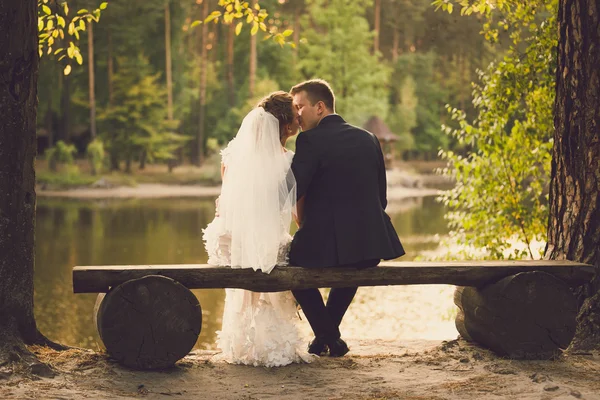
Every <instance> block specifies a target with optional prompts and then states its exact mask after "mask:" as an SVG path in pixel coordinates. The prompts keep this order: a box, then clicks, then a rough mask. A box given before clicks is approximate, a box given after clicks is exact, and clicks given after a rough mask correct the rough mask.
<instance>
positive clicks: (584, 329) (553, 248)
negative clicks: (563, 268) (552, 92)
mask: <svg viewBox="0 0 600 400" xmlns="http://www.w3.org/2000/svg"><path fill="white" fill-rule="evenodd" d="M599 12H600V10H599V5H598V1H595V0H561V1H560V3H559V12H558V21H559V44H558V68H557V71H556V100H555V109H554V111H555V117H554V127H555V131H554V148H553V154H552V175H551V182H550V217H549V223H548V243H547V246H546V253H545V257H546V258H548V259H557V260H565V259H567V260H575V261H580V262H585V263H588V264H592V265H594V266H596V271H598V269H599V268H600V167H599V165H600V138H599V133H598V132H599V129H600V75H599V74H600V70H599V69H598V65H600V52H599V49H600V16H599ZM599 289H600V284H599V279H598V275H596V279H595V280H594V281H593V282H592V283H591V284H589V285H586V286H585V287H584V288H583V289H581V290H579V292H578V295H579V305H580V313H579V315H578V318H577V319H578V328H577V332H576V335H575V339H574V340H573V344H572V346H571V347H572V348H574V349H583V348H600V293H599Z"/></svg>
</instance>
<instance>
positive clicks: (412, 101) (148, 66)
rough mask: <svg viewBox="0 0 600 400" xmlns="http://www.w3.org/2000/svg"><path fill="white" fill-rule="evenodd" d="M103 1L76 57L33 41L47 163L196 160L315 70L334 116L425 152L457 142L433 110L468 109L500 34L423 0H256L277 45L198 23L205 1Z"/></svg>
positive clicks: (430, 155)
mask: <svg viewBox="0 0 600 400" xmlns="http://www.w3.org/2000/svg"><path fill="white" fill-rule="evenodd" d="M40 1H41V0H40ZM100 4H101V3H100V2H99V1H87V0H73V1H70V2H69V7H70V8H71V10H82V11H84V12H85V11H87V10H88V9H89V10H92V9H94V8H97V7H98V6H99V5H100ZM107 5H108V7H104V8H105V9H103V10H102V13H101V17H99V18H98V22H97V23H95V22H91V23H89V24H85V26H82V28H87V29H85V30H86V32H85V33H83V32H82V34H81V37H80V40H78V41H77V43H78V45H79V50H80V57H81V58H82V59H83V60H84V61H83V65H81V66H80V65H77V64H75V65H73V68H71V65H70V64H69V65H68V66H67V67H66V65H67V61H69V58H64V57H62V58H61V53H58V54H55V53H56V51H54V50H52V51H51V52H50V51H48V52H46V51H45V50H46V48H44V56H43V57H42V60H41V63H40V75H39V110H38V118H37V131H38V154H39V156H40V157H45V158H46V159H48V160H49V161H51V164H52V165H53V166H54V167H55V165H56V164H57V163H61V162H67V163H68V162H69V160H72V159H73V157H75V158H88V159H90V162H91V164H92V168H93V169H104V170H117V169H120V170H123V171H127V172H132V171H133V169H132V168H135V169H138V168H139V169H143V168H144V167H145V165H146V163H155V164H165V165H168V166H169V169H172V168H173V167H175V166H176V165H179V164H184V163H192V164H195V165H202V164H203V162H204V160H205V159H206V157H207V156H210V155H211V154H213V153H215V152H216V150H218V149H219V148H220V147H222V146H223V145H225V144H226V143H227V142H228V141H229V140H230V139H231V138H232V137H233V136H234V135H235V134H236V132H237V128H238V126H239V124H240V122H241V119H242V118H243V116H244V115H245V113H247V112H248V111H249V110H250V109H251V108H252V107H253V106H255V105H256V103H257V102H258V100H259V99H260V98H261V97H262V96H264V95H266V94H268V93H269V92H271V91H274V90H286V91H287V90H289V89H290V88H291V86H292V85H294V84H295V83H297V82H300V81H302V80H305V79H310V78H315V77H319V78H323V79H326V80H328V81H329V82H330V83H331V84H332V86H333V88H334V90H335V93H336V96H337V104H338V107H337V108H338V109H337V112H338V113H340V114H341V115H342V116H344V117H345V118H346V120H347V121H349V122H350V123H352V124H355V125H358V126H364V124H365V123H366V121H367V120H368V119H369V118H371V117H378V118H379V119H381V120H382V121H384V122H385V123H386V124H387V126H388V127H389V129H390V131H391V132H392V133H393V134H394V135H395V136H396V138H395V139H396V140H395V144H394V147H395V152H394V154H395V156H396V157H397V158H402V159H405V160H414V159H418V160H433V159H436V157H437V155H438V151H439V150H440V149H444V150H453V151H459V152H461V151H464V150H465V149H466V146H464V145H463V144H461V143H460V142H459V141H458V140H456V138H454V137H453V136H452V135H449V134H447V133H445V132H444V131H443V130H442V129H441V126H442V124H450V126H458V124H457V123H455V121H452V115H451V114H450V113H449V112H448V110H447V106H448V105H451V106H452V107H453V108H454V107H456V108H458V109H460V110H463V111H464V112H465V115H466V118H467V120H472V119H474V118H475V117H476V110H475V108H474V105H473V103H472V91H473V87H472V85H471V82H475V81H477V80H478V71H481V70H485V69H486V67H487V66H488V65H489V63H490V62H491V61H494V60H496V59H499V58H500V57H502V55H503V54H504V53H505V52H506V49H507V48H508V44H509V39H508V35H507V34H505V33H504V32H503V34H502V35H500V36H499V37H498V38H497V40H495V43H492V42H490V41H489V40H486V37H485V35H482V34H480V33H481V31H482V24H483V22H484V17H483V16H482V15H481V14H478V13H475V14H472V15H470V16H460V15H458V13H454V14H449V13H447V12H436V10H435V7H432V6H431V4H430V2H428V1H423V0H377V1H373V0H358V1H347V0H328V1H325V0H293V1H291V0H287V1H286V0H277V1H275V0H266V1H261V2H260V7H262V8H263V9H264V10H265V14H266V10H269V11H270V14H267V15H266V18H265V20H264V21H265V22H264V26H265V27H267V26H268V28H269V30H271V29H277V31H278V32H280V33H283V35H282V36H284V38H285V39H286V41H285V42H283V41H282V42H281V43H278V41H277V40H273V39H270V38H269V37H268V36H267V35H266V33H265V32H263V31H262V30H260V29H259V32H258V33H256V32H250V30H251V26H250V25H246V26H245V25H244V24H238V23H236V21H233V22H231V23H218V22H219V21H218V18H216V19H213V20H212V21H209V22H207V23H204V24H199V23H198V22H199V21H204V20H205V19H206V18H207V17H209V16H210V15H211V13H212V12H214V10H216V9H217V7H219V5H218V4H217V1H216V0H204V1H202V0H131V1H126V2H125V1H111V2H108V4H107ZM48 7H50V8H51V11H52V13H53V14H54V13H56V14H59V15H61V14H62V16H63V17H64V18H65V20H66V21H65V22H66V25H69V23H70V19H69V18H73V17H74V16H77V15H78V14H76V13H75V12H73V11H71V12H69V14H65V13H64V12H63V10H62V9H61V6H60V5H59V4H58V2H48ZM52 7H54V8H53V9H52ZM40 15H44V11H43V10H42V9H41V8H40ZM98 15H100V14H98ZM76 22H77V21H76ZM214 22H217V23H214ZM79 23H80V24H81V23H83V22H82V21H80V22H79ZM238 25H239V26H238ZM46 28H47V26H46V27H44V29H46ZM44 29H43V30H42V32H44ZM238 29H239V30H238ZM251 33H256V34H254V35H253V34H251ZM46 53H50V54H46ZM63 55H64V53H63ZM58 60H60V61H58ZM67 71H68V72H69V73H68V75H65V73H66V72H67ZM94 166H95V167H94ZM166 168H167V167H166V166H165V169H166Z"/></svg>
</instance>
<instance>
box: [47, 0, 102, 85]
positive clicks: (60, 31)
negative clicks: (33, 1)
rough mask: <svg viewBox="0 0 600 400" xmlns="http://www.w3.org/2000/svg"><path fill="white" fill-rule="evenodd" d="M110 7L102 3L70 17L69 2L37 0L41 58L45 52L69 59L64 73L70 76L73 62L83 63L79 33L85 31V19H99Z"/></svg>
mask: <svg viewBox="0 0 600 400" xmlns="http://www.w3.org/2000/svg"><path fill="white" fill-rule="evenodd" d="M107 6H108V3H107V2H103V3H101V4H100V6H99V7H98V8H97V9H95V10H92V11H89V10H87V9H81V10H79V11H77V13H76V14H75V15H74V16H73V17H72V18H70V15H69V12H70V9H69V5H68V4H67V2H66V1H59V0H38V33H39V45H38V46H39V47H38V51H39V54H40V57H42V56H43V55H53V56H58V61H62V60H64V59H66V60H67V61H66V65H65V67H64V70H63V73H64V74H65V75H69V74H70V73H71V70H72V62H73V61H75V62H77V64H79V65H81V64H83V57H82V55H81V51H80V50H79V46H78V42H79V39H80V32H83V31H85V30H86V27H87V25H86V22H87V23H88V24H90V23H92V22H96V23H97V22H98V21H100V14H101V12H102V10H105V9H106V7H107Z"/></svg>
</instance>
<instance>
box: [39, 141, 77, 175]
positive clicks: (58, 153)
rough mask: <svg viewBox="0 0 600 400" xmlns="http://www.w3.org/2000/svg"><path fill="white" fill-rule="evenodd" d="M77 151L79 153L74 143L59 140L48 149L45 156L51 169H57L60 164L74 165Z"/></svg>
mask: <svg viewBox="0 0 600 400" xmlns="http://www.w3.org/2000/svg"><path fill="white" fill-rule="evenodd" d="M75 153H77V149H76V148H75V146H74V145H72V144H67V143H65V142H63V141H62V140H59V141H58V142H56V144H55V145H54V147H50V148H48V149H47V150H46V152H45V156H46V160H48V164H49V165H50V169H51V170H52V171H56V170H57V168H58V165H59V164H66V165H73V163H74V161H75V160H74V158H73V156H74V155H75Z"/></svg>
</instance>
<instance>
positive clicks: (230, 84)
mask: <svg viewBox="0 0 600 400" xmlns="http://www.w3.org/2000/svg"><path fill="white" fill-rule="evenodd" d="M234 40H235V24H234V23H233V22H232V23H231V24H229V27H228V30H227V89H228V94H229V105H230V106H231V107H233V106H235V80H234V77H235V75H234V73H233V61H234V51H233V50H234V47H233V44H234Z"/></svg>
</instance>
